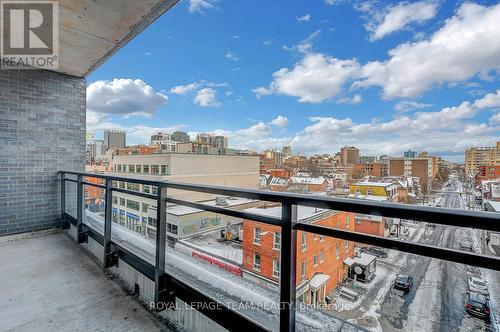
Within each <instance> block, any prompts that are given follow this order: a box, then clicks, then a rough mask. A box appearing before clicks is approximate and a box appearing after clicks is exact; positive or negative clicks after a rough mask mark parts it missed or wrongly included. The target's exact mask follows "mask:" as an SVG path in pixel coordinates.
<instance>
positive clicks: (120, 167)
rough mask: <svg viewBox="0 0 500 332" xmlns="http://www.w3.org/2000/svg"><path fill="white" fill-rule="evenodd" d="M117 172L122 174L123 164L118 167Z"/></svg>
mask: <svg viewBox="0 0 500 332" xmlns="http://www.w3.org/2000/svg"><path fill="white" fill-rule="evenodd" d="M117 170H118V172H121V171H122V165H121V164H120V165H117Z"/></svg>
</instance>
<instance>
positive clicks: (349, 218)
mask: <svg viewBox="0 0 500 332" xmlns="http://www.w3.org/2000/svg"><path fill="white" fill-rule="evenodd" d="M350 224H351V214H350V213H349V212H347V213H346V216H345V228H346V229H349V225H350Z"/></svg>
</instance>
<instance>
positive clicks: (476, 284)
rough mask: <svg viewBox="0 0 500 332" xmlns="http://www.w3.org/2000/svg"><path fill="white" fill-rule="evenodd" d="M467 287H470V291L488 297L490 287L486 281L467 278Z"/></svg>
mask: <svg viewBox="0 0 500 332" xmlns="http://www.w3.org/2000/svg"><path fill="white" fill-rule="evenodd" d="M467 286H469V291H470V292H474V293H478V294H483V295H486V296H488V295H489V293H488V285H487V284H486V281H484V280H483V279H481V278H476V277H469V278H467Z"/></svg>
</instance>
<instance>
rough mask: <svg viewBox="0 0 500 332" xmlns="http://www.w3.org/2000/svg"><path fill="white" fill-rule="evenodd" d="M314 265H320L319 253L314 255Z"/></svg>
mask: <svg viewBox="0 0 500 332" xmlns="http://www.w3.org/2000/svg"><path fill="white" fill-rule="evenodd" d="M314 266H315V267H316V266H318V255H317V254H316V255H314Z"/></svg>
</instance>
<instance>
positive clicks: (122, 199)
mask: <svg viewBox="0 0 500 332" xmlns="http://www.w3.org/2000/svg"><path fill="white" fill-rule="evenodd" d="M120 205H121V206H125V198H121V197H120Z"/></svg>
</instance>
